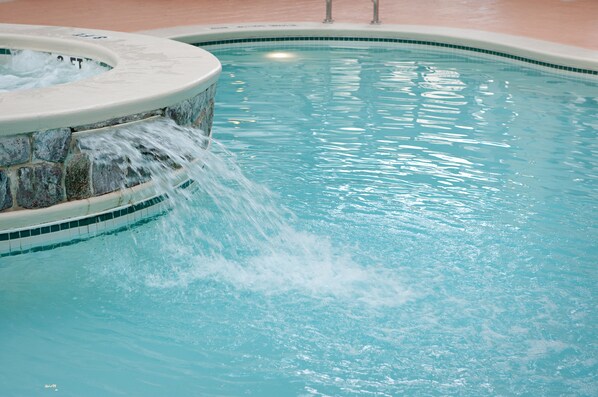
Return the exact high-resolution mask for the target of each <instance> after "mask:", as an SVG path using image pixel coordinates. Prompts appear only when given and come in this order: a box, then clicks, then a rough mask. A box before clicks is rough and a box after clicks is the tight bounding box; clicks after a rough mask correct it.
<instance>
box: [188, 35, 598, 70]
mask: <svg viewBox="0 0 598 397" xmlns="http://www.w3.org/2000/svg"><path fill="white" fill-rule="evenodd" d="M279 41H357V42H377V43H399V44H419V45H428V46H434V47H442V48H452V49H457V50H465V51H472V52H477V53H481V54H487V55H494V56H498V57H502V58H508V59H512V60H515V61H521V62H526V63H530V64H533V65H537V66H544V67H548V68H552V69H558V70H564V71H567V72H574V73H581V74H587V75H593V76H598V70H592V69H583V68H575V67H571V66H565V65H558V64H555V63H550V62H544V61H539V60H537V59H532V58H526V57H520V56H517V55H511V54H508V53H506V52H500V51H492V50H485V49H483V48H476V47H470V46H464V45H458V44H449V43H442V42H437V41H423V40H411V39H395V38H378V37H316V36H297V37H255V38H244V39H227V40H215V41H203V42H199V43H195V44H194V45H195V46H197V47H208V46H211V45H221V44H241V43H264V42H279Z"/></svg>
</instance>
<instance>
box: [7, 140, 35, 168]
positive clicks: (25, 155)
mask: <svg viewBox="0 0 598 397" xmlns="http://www.w3.org/2000/svg"><path fill="white" fill-rule="evenodd" d="M30 158H31V145H29V137H28V136H25V135H19V136H10V137H6V138H0V167H7V166H9V165H14V164H22V163H26V162H28V161H29V159H30Z"/></svg>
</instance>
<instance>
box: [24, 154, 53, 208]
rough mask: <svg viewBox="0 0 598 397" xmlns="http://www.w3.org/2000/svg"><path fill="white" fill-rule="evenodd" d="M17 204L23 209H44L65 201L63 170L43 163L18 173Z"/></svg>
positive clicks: (25, 168)
mask: <svg viewBox="0 0 598 397" xmlns="http://www.w3.org/2000/svg"><path fill="white" fill-rule="evenodd" d="M17 182H18V188H17V204H18V205H19V206H21V207H23V208H29V209H31V208H44V207H49V206H51V205H54V204H58V203H59V202H61V201H63V200H64V191H63V188H62V168H61V167H60V166H58V165H56V164H51V163H42V164H35V165H32V166H27V167H21V168H19V169H18V171H17Z"/></svg>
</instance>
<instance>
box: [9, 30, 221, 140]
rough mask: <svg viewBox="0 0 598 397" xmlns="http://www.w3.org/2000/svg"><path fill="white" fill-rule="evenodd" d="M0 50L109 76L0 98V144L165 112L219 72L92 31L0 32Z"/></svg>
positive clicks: (167, 48) (196, 57)
mask: <svg viewBox="0 0 598 397" xmlns="http://www.w3.org/2000/svg"><path fill="white" fill-rule="evenodd" d="M0 48H6V49H29V50H36V51H45V52H52V53H64V54H67V55H75V56H78V57H84V58H89V59H92V60H95V61H98V62H103V63H105V64H107V65H109V66H111V67H112V68H113V69H111V70H110V71H108V72H105V73H102V74H100V75H97V76H94V77H92V78H89V79H85V80H80V81H77V82H74V83H69V84H64V85H56V86H51V87H45V88H39V89H32V90H22V91H13V92H8V93H2V94H0V137H2V136H7V135H14V134H19V133H26V132H31V131H38V130H47V129H52V128H62V127H72V126H80V125H88V124H94V123H99V122H102V121H105V120H108V119H114V118H118V117H126V116H129V115H133V114H139V113H143V112H148V111H152V110H154V109H158V108H164V107H166V106H171V105H174V104H176V103H179V102H181V101H183V100H185V99H188V98H191V97H193V96H195V95H197V94H198V93H200V92H202V91H204V90H206V89H207V88H208V87H209V86H211V85H213V84H214V83H215V82H216V81H217V79H218V76H219V74H220V68H221V67H220V62H218V60H217V59H216V58H215V57H214V56H212V55H211V54H210V53H208V52H206V51H203V50H200V49H198V48H193V47H191V46H189V45H185V44H182V43H178V42H175V41H171V40H164V39H160V38H156V37H150V36H144V35H139V34H129V33H120V32H110V31H103V30H95V29H80V28H66V27H55V26H32V25H12V24H0Z"/></svg>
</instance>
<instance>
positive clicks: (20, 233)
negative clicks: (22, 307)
mask: <svg viewBox="0 0 598 397" xmlns="http://www.w3.org/2000/svg"><path fill="white" fill-rule="evenodd" d="M193 183H194V181H193V180H192V179H189V180H188V181H186V182H184V183H182V184H181V185H179V186H178V187H177V189H187V188H188V187H189V186H191V185H192V184H193ZM167 199H168V196H167V195H166V194H163V195H160V196H156V197H153V198H151V199H148V200H145V201H142V202H140V203H137V204H134V205H130V206H128V207H125V208H120V209H117V210H114V211H110V212H105V213H102V214H97V215H92V216H89V217H87V218H82V219H79V220H76V221H70V220H69V221H64V222H59V223H54V224H52V225H46V226H41V227H35V228H31V229H21V230H17V231H12V232H6V233H0V241H10V240H18V239H22V238H27V237H31V236H39V235H49V237H50V238H51V234H52V233H56V232H59V231H62V230H68V229H73V228H77V227H81V226H88V225H93V224H96V223H101V222H106V221H108V220H112V219H118V218H120V217H123V216H126V215H128V214H132V213H134V212H137V211H141V210H143V209H146V208H150V207H153V206H155V205H157V204H160V203H162V202H163V201H165V200H167ZM156 216H157V215H156ZM154 217H155V216H152V217H149V218H147V219H140V220H138V221H136V222H132V223H131V224H129V225H125V226H123V227H121V228H118V229H116V230H113V231H106V232H99V233H98V234H111V233H116V232H118V231H122V230H125V229H127V228H129V227H131V226H132V225H138V224H143V223H146V222H148V221H149V220H150V219H152V218H154ZM91 237H92V236H87V237H81V238H75V239H73V240H69V241H65V242H62V243H58V244H46V245H42V246H39V247H32V248H30V249H27V250H14V251H13V250H11V251H10V252H5V253H0V258H2V257H4V256H13V255H19V254H24V253H27V252H36V251H46V250H50V249H53V248H57V247H63V246H66V245H71V244H74V243H76V242H79V241H83V240H88V239H90V238H91Z"/></svg>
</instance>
